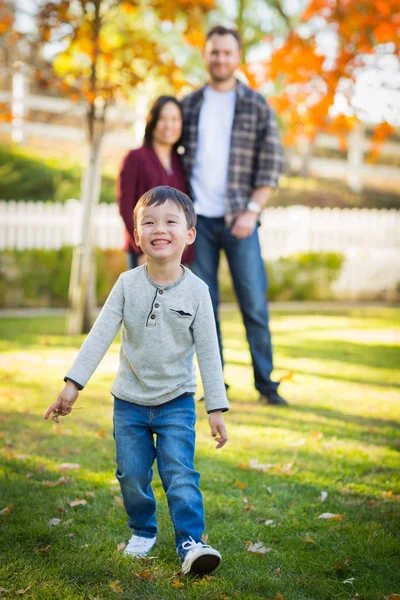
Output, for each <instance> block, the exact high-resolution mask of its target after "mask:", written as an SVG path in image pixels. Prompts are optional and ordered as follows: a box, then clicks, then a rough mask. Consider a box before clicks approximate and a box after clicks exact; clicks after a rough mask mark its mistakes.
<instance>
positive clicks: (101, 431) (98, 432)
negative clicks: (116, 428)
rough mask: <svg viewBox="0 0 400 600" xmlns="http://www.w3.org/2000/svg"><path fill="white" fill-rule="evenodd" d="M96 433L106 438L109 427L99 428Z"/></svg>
mask: <svg viewBox="0 0 400 600" xmlns="http://www.w3.org/2000/svg"><path fill="white" fill-rule="evenodd" d="M96 435H98V436H99V438H103V439H105V438H106V437H107V429H99V431H96Z"/></svg>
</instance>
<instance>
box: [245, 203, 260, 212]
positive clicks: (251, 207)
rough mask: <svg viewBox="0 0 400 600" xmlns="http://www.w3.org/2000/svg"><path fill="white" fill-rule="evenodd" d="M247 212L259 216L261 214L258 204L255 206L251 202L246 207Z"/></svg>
mask: <svg viewBox="0 0 400 600" xmlns="http://www.w3.org/2000/svg"><path fill="white" fill-rule="evenodd" d="M246 208H247V210H249V211H250V212H252V213H255V214H256V215H259V214H260V212H261V210H262V209H261V206H260V205H259V204H257V202H253V200H251V201H250V202H249V203H248V205H247V206H246Z"/></svg>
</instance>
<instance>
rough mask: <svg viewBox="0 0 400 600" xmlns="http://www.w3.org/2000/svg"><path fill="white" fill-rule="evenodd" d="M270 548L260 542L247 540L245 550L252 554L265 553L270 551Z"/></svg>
mask: <svg viewBox="0 0 400 600" xmlns="http://www.w3.org/2000/svg"><path fill="white" fill-rule="evenodd" d="M271 550H272V548H265V546H264V545H263V543H262V542H256V543H255V544H253V542H247V552H252V553H253V554H265V553H266V552H271Z"/></svg>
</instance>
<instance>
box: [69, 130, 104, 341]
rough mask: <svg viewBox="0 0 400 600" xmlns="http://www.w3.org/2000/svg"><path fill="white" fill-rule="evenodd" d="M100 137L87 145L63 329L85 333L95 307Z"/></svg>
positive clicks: (74, 333)
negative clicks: (77, 241)
mask: <svg viewBox="0 0 400 600" xmlns="http://www.w3.org/2000/svg"><path fill="white" fill-rule="evenodd" d="M100 167H101V139H99V140H97V141H93V142H92V143H91V144H90V145H89V149H88V159H87V164H86V168H85V172H84V176H83V182H82V197H81V202H82V206H83V215H82V227H81V239H80V244H79V246H77V247H76V248H74V252H73V258H72V266H71V277H70V285H69V312H68V321H67V333H68V334H69V335H77V334H80V333H87V332H88V331H89V329H90V327H91V326H92V324H93V321H94V310H95V308H96V292H95V286H96V266H95V265H96V263H95V249H96V248H95V228H94V218H93V217H94V214H95V208H96V205H97V203H98V199H99V195H100V181H101V172H100Z"/></svg>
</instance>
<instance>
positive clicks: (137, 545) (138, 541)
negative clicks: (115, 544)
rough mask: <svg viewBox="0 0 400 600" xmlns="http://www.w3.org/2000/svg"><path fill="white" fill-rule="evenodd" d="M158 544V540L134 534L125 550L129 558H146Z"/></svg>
mask: <svg viewBox="0 0 400 600" xmlns="http://www.w3.org/2000/svg"><path fill="white" fill-rule="evenodd" d="M155 543H156V538H155V537H152V538H146V537H141V536H139V535H135V534H133V536H132V537H131V539H130V540H129V542H128V545H127V547H126V548H125V550H124V554H126V555H127V556H134V557H135V556H137V557H138V558H144V557H145V556H147V554H148V552H150V550H151V549H152V547H153V546H154V544H155Z"/></svg>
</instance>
